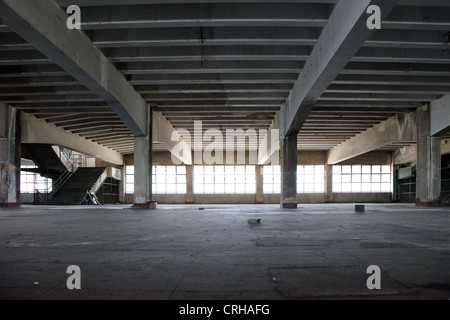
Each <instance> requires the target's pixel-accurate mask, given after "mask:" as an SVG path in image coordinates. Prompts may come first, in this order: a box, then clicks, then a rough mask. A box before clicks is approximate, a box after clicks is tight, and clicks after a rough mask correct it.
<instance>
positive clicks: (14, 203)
mask: <svg viewBox="0 0 450 320" xmlns="http://www.w3.org/2000/svg"><path fill="white" fill-rule="evenodd" d="M0 109H2V110H1V111H2V114H5V116H6V117H5V118H4V119H2V120H3V121H4V122H5V128H4V129H5V131H6V132H5V134H4V137H3V138H0V207H19V206H20V163H21V152H20V149H21V135H22V133H21V119H20V117H21V113H20V112H19V111H17V110H16V109H14V108H11V107H5V106H3V105H2V106H0Z"/></svg>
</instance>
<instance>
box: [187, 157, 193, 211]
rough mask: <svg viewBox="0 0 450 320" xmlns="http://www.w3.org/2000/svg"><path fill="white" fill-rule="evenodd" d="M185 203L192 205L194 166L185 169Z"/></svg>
mask: <svg viewBox="0 0 450 320" xmlns="http://www.w3.org/2000/svg"><path fill="white" fill-rule="evenodd" d="M186 203H187V204H193V203H194V166H187V167H186Z"/></svg>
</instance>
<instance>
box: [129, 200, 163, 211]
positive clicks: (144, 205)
mask: <svg viewBox="0 0 450 320" xmlns="http://www.w3.org/2000/svg"><path fill="white" fill-rule="evenodd" d="M157 206H158V203H157V202H155V201H152V202H148V203H135V204H133V207H132V209H143V210H154V209H156V208H157Z"/></svg>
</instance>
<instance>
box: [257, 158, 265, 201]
mask: <svg viewBox="0 0 450 320" xmlns="http://www.w3.org/2000/svg"><path fill="white" fill-rule="evenodd" d="M263 173H264V166H256V203H257V204H263V203H264V175H263Z"/></svg>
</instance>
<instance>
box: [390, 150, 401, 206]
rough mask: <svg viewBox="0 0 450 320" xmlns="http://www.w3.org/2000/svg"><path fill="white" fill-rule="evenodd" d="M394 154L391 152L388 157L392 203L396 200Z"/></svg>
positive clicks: (396, 187) (396, 186)
mask: <svg viewBox="0 0 450 320" xmlns="http://www.w3.org/2000/svg"><path fill="white" fill-rule="evenodd" d="M394 153H395V152H394V151H392V152H391V155H390V163H391V185H392V197H391V200H392V202H397V201H398V200H399V199H398V192H397V191H398V190H397V189H398V180H397V177H396V175H395V154H394Z"/></svg>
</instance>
